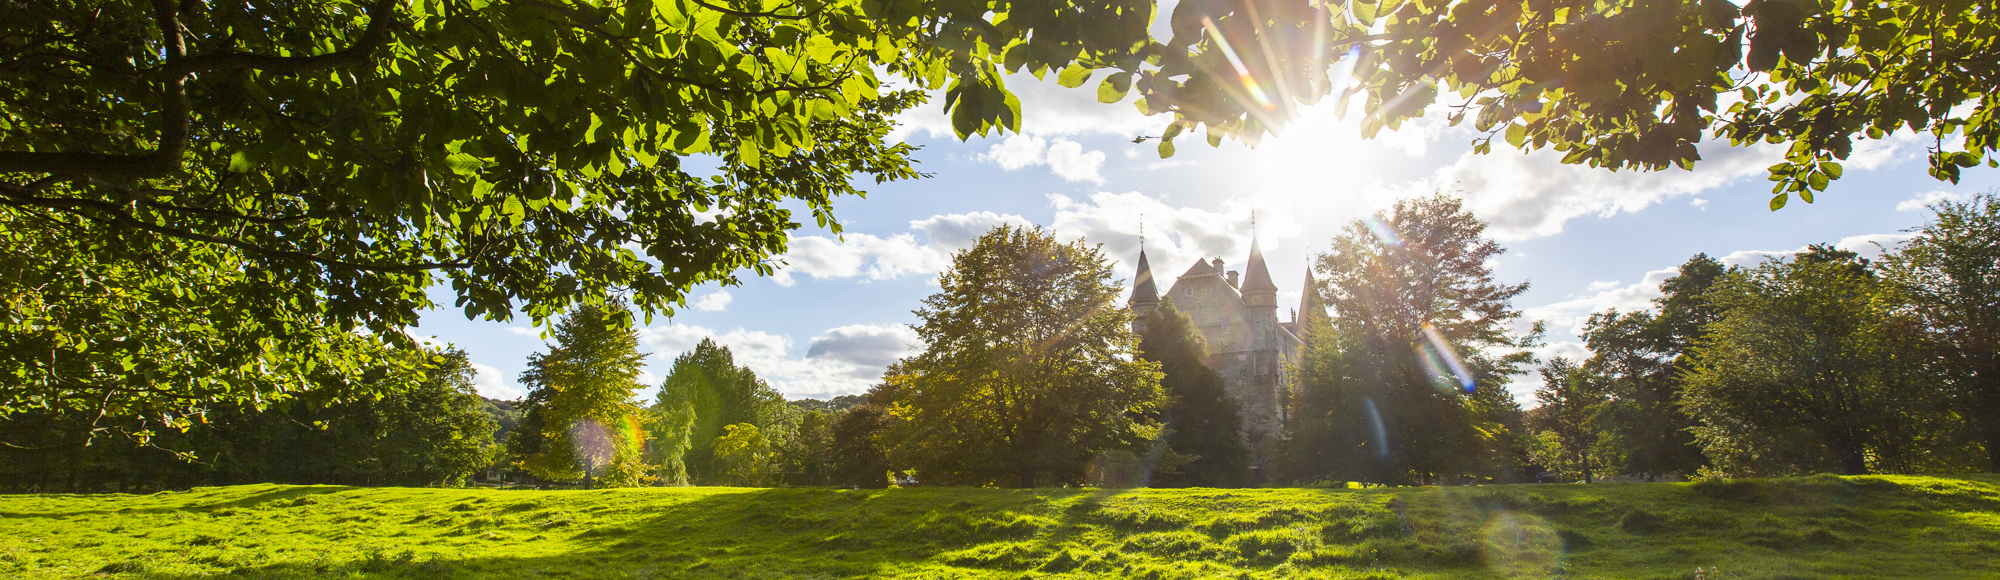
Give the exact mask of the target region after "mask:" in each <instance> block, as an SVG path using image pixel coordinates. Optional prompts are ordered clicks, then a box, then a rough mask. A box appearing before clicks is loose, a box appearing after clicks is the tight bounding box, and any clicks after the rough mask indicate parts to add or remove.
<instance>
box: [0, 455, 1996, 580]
mask: <svg viewBox="0 0 2000 580" xmlns="http://www.w3.org/2000/svg"><path fill="white" fill-rule="evenodd" d="M0 515H4V517H0V577H4V578H23V579H44V578H46V579H54V578H79V577H108V578H171V579H183V578H185V579H192V578H210V577H227V578H247V579H278V578H322V577H324V578H607V579H608V578H911V579H915V578H967V579H976V578H994V579H1000V578H1006V579H1016V578H1044V579H1056V578H1107V579H1108V578H1121V579H1123V578H1160V579H1170V578H1184V579H1197V578H1328V579H1359V578H1367V579H1392V578H1436V579H1445V578H1451V579H1459V578H1473V579H1481V578H1572V579H1584V578H1639V579H1690V578H1700V579H1704V580H1708V579H1724V578H1726V579H1732V580H1734V579H1753V580H1755V579H1763V580H1777V579H1781V578H1783V579H1793V580H1801V579H1817V578H1827V579H1832V578H1921V579H1924V580H1947V579H1957V578H1995V577H2000V477H1996V476H1991V475H1981V476H1963V477H1903V476H1868V477H1845V478H1843V477H1834V476H1817V477H1810V478H1797V479H1778V480H1745V481H1736V482H1713V483H1709V482H1705V483H1695V484H1685V483H1610V484H1595V485H1502V486H1477V487H1425V488H1375V489H1175V490H1163V489H1162V490H1092V489H1037V490H1002V489H971V488H918V489H889V490H854V491H849V490H836V489H746V488H644V489H628V490H598V491H527V490H496V489H411V488H347V487H332V486H304V487H298V486H276V485H251V486H238V487H222V488H197V489H195V490H192V491H188V492H173V493H158V494H152V495H141V496H131V495H14V496H0Z"/></svg>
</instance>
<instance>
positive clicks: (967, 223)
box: [910, 211, 1033, 250]
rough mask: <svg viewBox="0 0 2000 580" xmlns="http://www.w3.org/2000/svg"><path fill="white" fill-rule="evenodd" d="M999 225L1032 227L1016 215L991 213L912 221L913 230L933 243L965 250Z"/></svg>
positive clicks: (962, 214)
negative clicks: (921, 233)
mask: <svg viewBox="0 0 2000 580" xmlns="http://www.w3.org/2000/svg"><path fill="white" fill-rule="evenodd" d="M1000 224H1010V225H1014V226H1028V225H1033V224H1031V223H1030V222H1029V221H1028V218H1024V217H1021V216H1018V215H1014V214H1011V213H1010V214H997V213H993V212H990V211H980V212H973V213H953V214H940V215H934V216H931V217H928V218H924V219H920V220H910V229H913V230H918V231H921V232H923V233H924V236H925V237H927V238H930V240H931V243H932V244H936V245H940V246H943V247H944V248H948V249H951V250H963V249H966V248H970V247H972V244H973V242H977V241H979V236H982V235H985V234H986V232H987V231H988V230H991V229H993V227H994V226H998V225H1000Z"/></svg>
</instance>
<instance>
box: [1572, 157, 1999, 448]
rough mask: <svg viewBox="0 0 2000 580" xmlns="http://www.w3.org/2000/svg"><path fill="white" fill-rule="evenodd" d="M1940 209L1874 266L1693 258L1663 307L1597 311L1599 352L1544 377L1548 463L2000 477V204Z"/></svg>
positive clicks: (1593, 325)
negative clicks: (1999, 415)
mask: <svg viewBox="0 0 2000 580" xmlns="http://www.w3.org/2000/svg"><path fill="white" fill-rule="evenodd" d="M1933 209H1935V210H1936V217H1935V219H1934V220H1932V221H1930V222H1929V223H1927V224H1925V225H1924V226H1923V227H1921V228H1918V229H1917V230H1915V231H1914V232H1913V233H1914V234H1915V236H1914V237H1913V238H1912V239H1910V240H1909V241H1908V242H1907V243H1905V244H1904V245H1902V246H1901V247H1900V248H1897V249H1893V250H1891V251H1888V252H1886V253H1885V254H1884V255H1883V257H1882V258H1881V260H1880V262H1872V261H1870V260H1868V259H1865V258H1862V257H1860V256H1859V255H1857V254H1855V253H1854V252H1850V251H1843V250H1838V249H1834V248H1831V247H1827V246H1812V247H1810V248H1808V249H1807V250H1806V251H1804V252H1801V253H1800V254H1798V255H1796V256H1793V257H1791V258H1789V259H1783V260H1772V261H1769V262H1766V263H1764V264H1761V265H1758V266H1756V267H1752V268H1725V267H1724V266H1723V265H1722V264H1720V263H1718V262H1716V261H1715V260H1713V259H1711V258H1709V257H1708V256H1705V255H1702V256H1695V257H1694V258H1693V259H1691V260H1689V261H1688V262H1687V263H1686V264H1683V265H1682V266H1681V268H1680V271H1679V273H1678V275H1677V276H1675V277H1674V278H1673V279H1671V280H1668V281H1667V282H1666V283H1665V284H1663V285H1662V296H1661V297H1660V298H1658V299H1657V300H1655V305H1656V307H1657V312H1629V313H1619V312H1616V311H1607V312H1602V313H1598V314H1596V315H1593V316H1592V317H1591V318H1590V319H1589V320H1588V322H1587V323H1586V324H1585V329H1586V330H1585V341H1586V344H1587V346H1588V347H1589V348H1590V350H1591V351H1592V354H1591V357H1590V358H1588V359H1586V360H1583V361H1569V360H1564V359H1556V360H1551V361H1548V362H1547V363H1545V364H1544V365H1543V367H1542V373H1543V375H1544V377H1545V384H1544V386H1543V388H1542V389H1541V390H1540V391H1539V392H1538V397H1539V398H1540V399H1541V401H1542V406H1541V407H1540V408H1538V409H1537V410H1536V412H1535V416H1536V417H1535V418H1536V420H1535V421H1534V423H1535V424H1536V425H1537V428H1538V430H1539V433H1538V435H1537V436H1538V437H1539V438H1540V439H1541V441H1540V447H1539V449H1540V451H1539V453H1538V454H1537V456H1538V457H1540V458H1541V459H1542V461H1543V463H1544V464H1546V465H1548V466H1550V467H1552V468H1554V469H1556V470H1557V471H1559V472H1561V473H1564V474H1565V475H1567V476H1569V477H1574V478H1577V479H1583V480H1589V479H1590V478H1591V477H1592V476H1593V475H1596V474H1600V473H1618V474H1639V475H1647V476H1651V475H1655V474H1661V473H1696V472H1703V471H1706V472H1709V473H1715V474H1726V475H1778V474H1796V473H1814V472H1837V473H1849V474H1853V473H1911V472H1937V471H1993V470H2000V437H1996V436H1997V435H2000V430H1996V429H1995V425H1996V421H1995V419H1994V413H1995V412H2000V405H1996V400H2000V366H1996V360H2000V357H1996V341H2000V339H1996V337H2000V202H1996V199H1995V196H1994V194H1991V193H1988V194H1984V195H1981V196H1978V197H1976V198H1974V199H1973V200H1970V201H1967V202H1943V203H1941V204H1940V205H1938V206H1935V207H1934V208H1933Z"/></svg>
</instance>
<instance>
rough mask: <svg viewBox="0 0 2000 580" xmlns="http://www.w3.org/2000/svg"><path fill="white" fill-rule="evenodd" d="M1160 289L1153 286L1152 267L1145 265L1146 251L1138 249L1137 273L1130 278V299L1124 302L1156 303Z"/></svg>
mask: <svg viewBox="0 0 2000 580" xmlns="http://www.w3.org/2000/svg"><path fill="white" fill-rule="evenodd" d="M1159 299H1160V289H1159V288H1158V287H1156V286H1154V285H1153V267H1152V266H1151V265H1149V264H1147V263H1146V250H1145V249H1144V248H1140V249H1139V273H1138V274H1136V275H1134V276H1133V277H1132V299H1130V300H1127V301H1126V302H1157V301H1159Z"/></svg>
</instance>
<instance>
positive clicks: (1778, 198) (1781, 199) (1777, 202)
mask: <svg viewBox="0 0 2000 580" xmlns="http://www.w3.org/2000/svg"><path fill="white" fill-rule="evenodd" d="M1791 198H1792V196H1791V194H1788V193H1780V194H1778V195H1775V196H1772V197H1771V211H1778V210H1781V209H1784V208H1785V202H1786V201H1790V200H1791Z"/></svg>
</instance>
